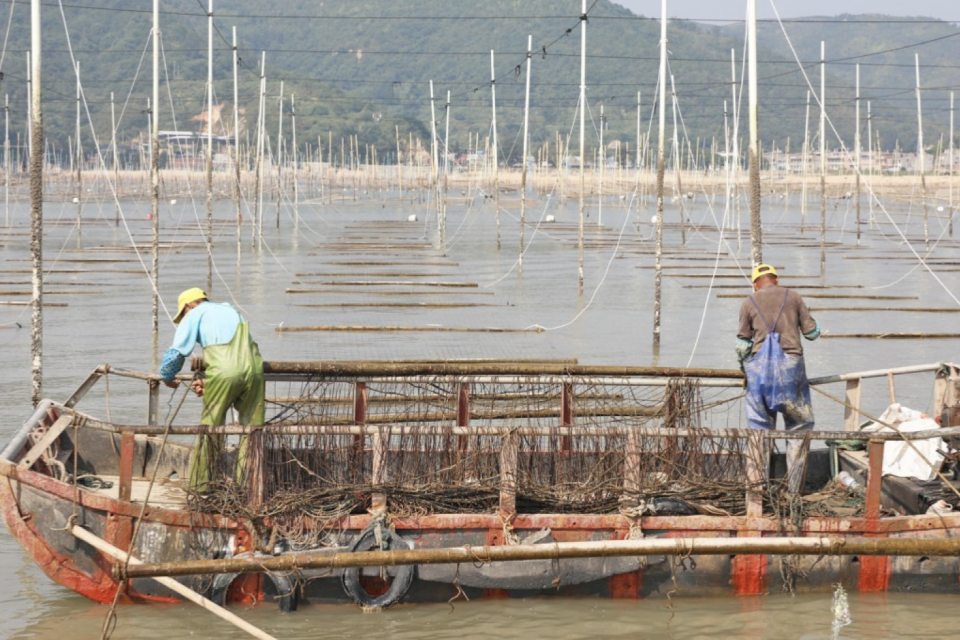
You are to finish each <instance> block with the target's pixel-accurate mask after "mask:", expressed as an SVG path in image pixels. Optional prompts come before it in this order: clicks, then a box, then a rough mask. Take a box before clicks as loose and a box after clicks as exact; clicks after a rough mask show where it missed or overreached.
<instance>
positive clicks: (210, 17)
mask: <svg viewBox="0 0 960 640" xmlns="http://www.w3.org/2000/svg"><path fill="white" fill-rule="evenodd" d="M205 155H206V168H207V234H206V235H207V289H206V291H207V294H208V295H209V294H210V292H211V291H212V290H213V0H208V2H207V153H206V154H205Z"/></svg>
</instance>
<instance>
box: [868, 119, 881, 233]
mask: <svg viewBox="0 0 960 640" xmlns="http://www.w3.org/2000/svg"><path fill="white" fill-rule="evenodd" d="M878 151H879V149H878ZM873 159H874V155H873V111H872V110H871V108H870V101H869V100H867V162H869V163H870V164H869V169H868V171H869V173H870V175H871V176H873ZM870 182H871V185H872V184H873V181H872V180H871V181H870ZM873 222H874V220H873V192H872V191H871V193H870V228H871V229H872V228H873Z"/></svg>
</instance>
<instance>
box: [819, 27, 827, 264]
mask: <svg viewBox="0 0 960 640" xmlns="http://www.w3.org/2000/svg"><path fill="white" fill-rule="evenodd" d="M826 53H827V49H826V44H825V43H824V42H823V40H821V41H820V275H821V276H823V275H824V274H825V273H826V271H827V111H826V109H827V107H826V104H827V103H826V99H827V98H826V91H827V65H826V61H825V60H826Z"/></svg>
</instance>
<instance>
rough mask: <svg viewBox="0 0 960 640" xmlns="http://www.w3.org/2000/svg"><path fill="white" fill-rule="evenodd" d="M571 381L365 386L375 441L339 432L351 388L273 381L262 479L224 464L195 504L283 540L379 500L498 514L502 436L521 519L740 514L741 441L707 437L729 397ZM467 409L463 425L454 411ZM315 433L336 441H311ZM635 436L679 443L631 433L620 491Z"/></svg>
mask: <svg viewBox="0 0 960 640" xmlns="http://www.w3.org/2000/svg"><path fill="white" fill-rule="evenodd" d="M566 384H567V385H573V386H572V387H571V388H572V389H574V390H575V393H572V394H569V395H566V396H565V395H564V393H563V388H564V383H563V382H552V381H536V380H535V381H532V382H524V383H518V382H516V381H515V380H508V381H503V382H498V381H495V380H494V381H484V382H472V383H470V384H469V385H467V384H466V382H465V381H460V380H458V379H457V378H455V377H451V376H444V377H437V378H436V379H417V381H410V380H404V381H388V382H368V383H367V384H366V387H365V390H364V391H363V393H364V395H365V402H362V403H361V404H362V405H363V406H364V407H365V411H364V412H363V415H362V420H363V422H365V424H366V425H367V428H368V429H369V430H371V431H372V433H364V434H362V435H361V434H360V433H359V431H358V430H356V429H354V431H353V432H350V430H349V428H348V427H349V426H351V425H354V424H355V421H356V418H357V413H356V407H357V393H358V392H357V390H356V389H355V386H354V384H353V383H351V382H341V381H323V382H310V383H292V382H288V383H280V382H277V383H270V385H268V399H269V402H270V404H269V405H268V410H269V411H268V413H269V414H272V415H271V417H270V418H269V420H268V424H267V425H266V426H265V427H264V429H263V430H262V431H261V432H260V433H259V434H258V435H257V436H255V437H251V438H250V445H249V447H250V452H249V455H248V460H253V461H262V462H261V463H259V464H258V469H259V472H258V473H253V474H251V473H248V474H246V475H245V478H246V481H245V482H243V483H240V484H238V483H237V482H236V481H235V478H236V469H235V464H236V463H235V457H233V458H231V457H229V456H222V457H221V459H220V460H218V461H217V462H216V463H215V478H214V482H213V483H212V485H211V486H210V487H209V489H211V490H210V491H207V492H205V493H204V494H203V495H194V496H193V500H192V501H191V502H192V504H193V505H194V507H195V508H197V509H200V510H203V511H207V512H217V513H221V514H223V515H226V516H229V517H233V518H242V519H245V520H248V521H263V520H264V519H267V518H269V519H270V520H271V522H273V523H275V524H278V526H280V527H282V528H283V529H284V531H285V533H286V534H287V535H289V534H290V532H292V531H294V530H304V529H312V530H323V528H324V527H323V525H324V524H325V523H329V524H330V525H331V526H332V525H333V524H334V523H336V522H337V521H339V520H340V519H342V517H343V516H345V515H348V514H352V513H365V512H366V511H367V509H369V508H370V506H371V499H372V496H373V494H375V493H380V494H383V495H385V496H386V500H387V504H388V507H389V511H390V513H391V514H394V515H398V516H416V515H428V514H444V513H465V514H471V513H474V514H476V513H495V512H496V511H497V508H498V505H499V498H500V491H501V485H502V477H501V476H502V473H501V450H502V449H503V445H504V441H505V438H507V437H510V438H514V439H515V442H516V448H517V457H516V477H515V482H516V505H517V511H518V512H519V513H584V514H607V513H617V512H618V509H619V508H620V507H621V505H622V504H623V503H625V502H627V503H632V504H636V503H637V502H638V501H641V500H648V499H652V498H654V497H676V498H681V499H683V500H685V501H687V502H690V503H694V504H708V505H711V506H712V507H713V508H714V509H719V510H722V511H725V512H727V513H731V514H741V513H743V512H744V489H745V478H746V477H747V475H746V464H745V457H744V456H743V455H742V454H743V452H744V451H745V450H746V442H745V441H744V439H741V438H715V437H710V431H711V428H713V427H727V428H733V427H737V426H739V418H740V415H741V407H740V403H739V398H740V395H739V391H738V390H734V389H727V388H704V389H701V387H699V386H698V385H697V384H696V383H695V382H692V381H690V380H671V381H669V382H668V383H667V384H666V385H665V386H637V385H627V384H624V385H614V384H608V383H606V382H605V381H596V382H593V381H591V380H589V379H583V378H577V379H571V380H570V381H569V382H568V383H566ZM467 399H468V401H469V407H470V411H469V414H470V415H469V420H465V419H464V414H463V413H459V414H458V407H461V406H463V405H464V404H465V402H466V401H467ZM565 399H566V402H567V406H566V407H564V402H565ZM458 419H459V422H460V424H458ZM564 422H572V426H569V425H563V423H564ZM463 423H468V424H463ZM317 426H325V427H331V430H336V429H337V428H339V430H340V431H342V433H332V432H330V431H331V430H328V431H327V432H325V433H323V434H316V433H309V432H308V430H309V429H310V428H315V427H317ZM642 428H660V429H666V430H672V429H683V430H685V435H676V436H673V435H668V436H666V437H653V436H646V435H645V436H641V437H639V438H637V437H633V439H632V442H633V446H634V447H635V449H634V453H633V455H632V457H631V458H630V460H633V461H634V462H635V463H636V468H634V469H633V470H632V475H631V477H632V478H634V479H635V482H633V483H631V484H629V488H625V476H627V469H626V461H627V453H626V452H627V449H628V445H629V444H630V442H629V440H630V434H631V432H634V433H636V431H637V430H638V429H642ZM377 441H379V442H380V443H382V444H381V449H380V454H381V455H380V456H377V455H375V448H376V442H377ZM377 460H380V461H381V464H382V467H381V468H380V469H379V470H378V473H377V474H375V473H374V464H375V461H377ZM375 477H376V478H378V479H379V480H380V481H379V482H378V483H377V484H376V485H375V484H374V478H375ZM255 496H262V498H261V499H255ZM308 521H309V524H310V526H309V527H307V526H305V525H306V524H307V523H308Z"/></svg>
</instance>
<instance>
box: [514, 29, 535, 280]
mask: <svg viewBox="0 0 960 640" xmlns="http://www.w3.org/2000/svg"><path fill="white" fill-rule="evenodd" d="M532 48H533V36H532V35H528V36H527V88H526V92H525V93H524V98H523V157H522V158H520V164H521V165H523V168H522V169H521V170H520V246H519V249H518V250H519V252H520V257H519V258H518V260H517V273H518V275H522V274H523V231H524V226H525V225H526V224H527V222H526V214H527V153H528V152H527V146H528V144H529V141H530V133H529V129H530V62H531V59H532V58H533V54H532V53H531V52H532Z"/></svg>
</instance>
